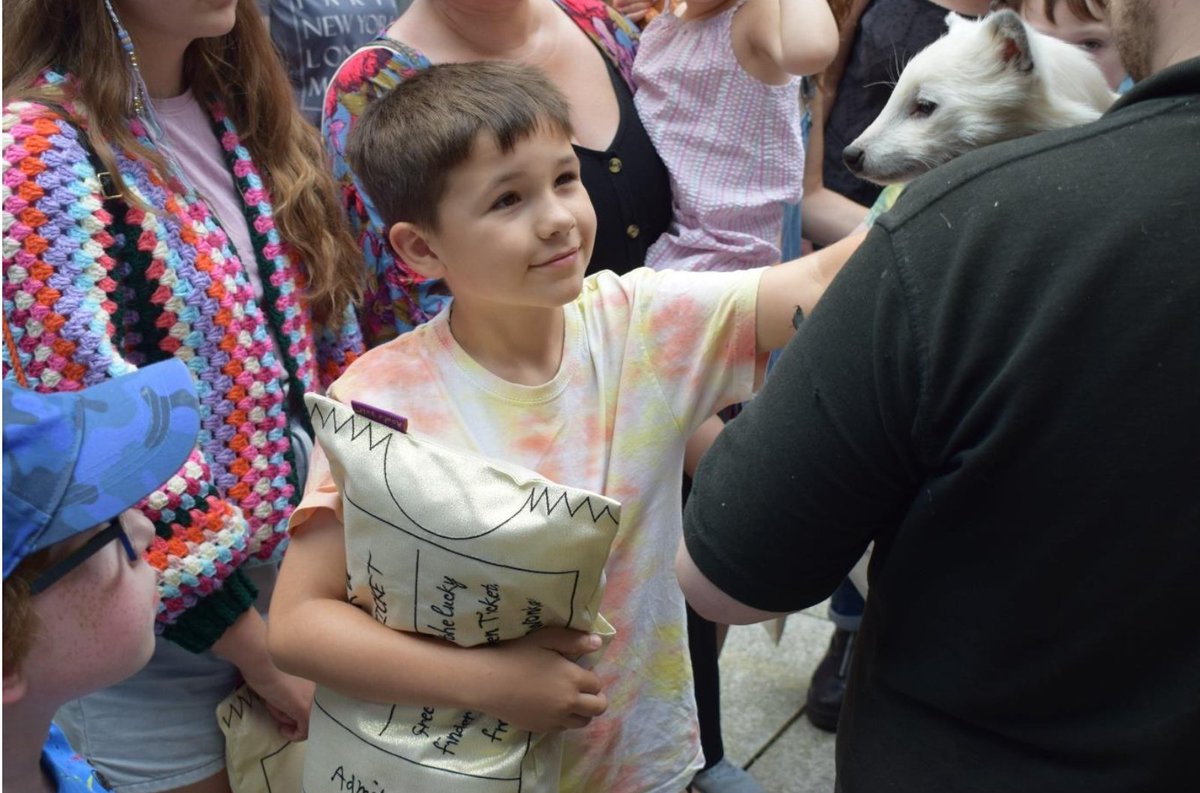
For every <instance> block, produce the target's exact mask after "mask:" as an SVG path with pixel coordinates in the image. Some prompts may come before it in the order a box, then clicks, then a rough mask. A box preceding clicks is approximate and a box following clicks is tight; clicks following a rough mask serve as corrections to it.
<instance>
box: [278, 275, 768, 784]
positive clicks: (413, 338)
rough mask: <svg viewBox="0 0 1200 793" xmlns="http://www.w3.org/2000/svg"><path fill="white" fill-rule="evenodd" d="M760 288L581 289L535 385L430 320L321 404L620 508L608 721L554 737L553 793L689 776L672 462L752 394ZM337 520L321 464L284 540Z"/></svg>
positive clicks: (603, 280)
mask: <svg viewBox="0 0 1200 793" xmlns="http://www.w3.org/2000/svg"><path fill="white" fill-rule="evenodd" d="M761 272H762V271H761V270H750V271H743V272H736V273H688V272H674V271H663V272H654V271H651V270H648V269H644V268H643V269H640V270H635V271H634V272H631V273H628V274H627V275H624V276H621V277H618V276H616V275H613V274H612V273H608V272H603V273H599V274H597V275H594V276H591V277H589V278H588V279H587V280H586V281H585V282H584V287H583V291H582V294H581V295H580V297H579V298H578V299H577V300H575V301H574V302H573V303H571V304H569V305H568V306H566V308H565V316H566V323H565V332H564V340H563V359H562V363H561V365H560V367H559V371H558V373H557V374H556V375H555V376H554V378H553V379H552V380H550V381H549V382H547V383H544V384H542V385H539V386H523V385H517V384H514V383H510V382H508V381H505V380H503V379H501V378H499V377H497V376H496V375H494V374H492V373H491V372H489V371H488V370H486V369H485V368H483V367H482V366H481V365H479V364H478V363H476V362H475V361H474V360H473V359H472V358H471V357H470V356H469V355H467V353H466V352H465V351H463V349H462V348H461V347H459V345H458V344H457V342H455V340H454V337H453V336H452V334H451V332H450V326H449V321H448V320H449V312H443V313H441V314H439V315H438V316H437V317H436V318H434V319H433V320H432V321H430V322H429V323H427V324H426V325H423V326H421V327H419V328H417V329H416V330H414V331H412V332H411V333H407V334H405V335H403V336H401V337H399V338H397V339H395V340H394V341H391V342H389V343H387V344H385V345H382V346H380V347H377V348H375V349H374V350H372V351H370V352H368V353H367V354H366V355H364V356H363V357H362V358H360V359H359V360H358V361H356V362H355V363H354V364H353V365H352V366H351V367H350V368H349V370H347V372H346V373H345V374H344V375H343V376H342V378H341V379H339V380H338V381H337V382H335V383H334V385H333V386H332V388H331V389H330V391H329V393H330V396H332V397H333V398H335V399H337V400H340V401H341V402H343V403H346V404H349V402H350V401H351V400H355V401H358V402H364V403H367V404H370V405H374V406H376V407H380V408H384V409H386V410H390V411H392V412H393V413H398V414H400V415H402V416H406V417H407V418H408V419H409V429H410V431H411V432H414V433H420V434H422V435H425V436H427V437H430V438H433V439H436V440H437V441H438V442H440V443H443V444H446V445H450V446H454V447H457V448H460V449H464V450H468V451H473V452H478V453H481V454H485V455H488V456H491V457H496V458H499V459H503V460H508V461H510V462H513V463H516V464H519V465H523V466H525V467H527V468H532V469H533V470H535V471H537V472H539V473H541V474H542V475H544V476H546V477H548V478H549V479H551V480H553V481H557V482H561V483H563V484H568V485H572V486H575V487H580V488H584V489H587V490H591V491H594V492H598V493H602V494H604V495H606V496H609V497H610V498H614V499H616V500H617V501H619V502H621V528H620V531H619V532H618V534H617V537H616V540H615V541H614V543H613V546H612V554H611V556H610V558H609V561H608V564H607V565H606V567H605V572H606V575H607V588H606V590H605V594H604V599H603V601H602V602H601V606H600V611H601V613H602V614H604V616H605V617H607V618H608V620H609V621H610V622H611V623H612V624H613V626H614V627H615V628H616V630H617V635H616V637H615V638H614V640H613V643H612V645H611V646H610V647H609V649H608V651H607V653H606V654H605V656H604V659H603V660H602V661H601V662H600V664H599V665H598V666H597V667H596V673H597V674H598V675H599V676H600V679H601V682H602V684H603V686H604V691H605V693H606V694H607V696H608V702H609V706H608V711H607V712H606V713H605V714H604V715H603V716H601V717H599V718H597V719H594V720H593V721H592V723H591V725H590V726H588V727H587V728H585V729H582V730H570V731H568V732H567V735H566V747H567V748H566V754H565V757H564V760H563V780H562V789H563V790H564V791H595V793H632V791H639V792H641V791H669V793H678V792H679V791H681V790H683V789H684V788H685V787H686V786H687V784H688V783H689V781H690V780H691V777H692V775H693V774H694V773H695V771H696V770H698V769H699V768H700V766H701V765H702V754H701V750H700V741H699V731H698V728H697V724H696V705H695V697H694V694H693V690H692V674H691V665H690V661H689V656H688V645H687V629H686V621H685V612H684V602H683V596H682V594H681V593H680V591H679V585H678V583H677V582H676V580H675V573H674V557H675V549H676V546H677V545H678V542H679V538H680V534H681V531H682V527H681V523H682V518H681V511H680V487H681V484H682V467H683V450H684V444H685V442H686V441H687V438H688V436H689V435H690V434H691V433H692V431H693V430H695V429H696V428H697V427H698V426H699V425H700V423H701V422H702V421H704V419H705V418H707V417H708V416H711V415H713V414H714V413H715V412H716V411H717V409H719V408H721V407H723V406H725V405H729V404H733V403H735V402H743V401H745V400H747V399H749V398H750V396H751V394H752V391H753V381H754V374H755V367H756V365H757V363H758V359H757V356H756V354H755V306H756V302H757V293H758V281H759V277H760V275H761ZM337 504H338V496H337V492H336V488H335V487H334V485H333V481H332V478H331V477H330V475H329V471H328V465H327V463H326V461H325V460H324V457H323V455H322V454H320V453H319V452H318V453H317V454H316V455H315V457H314V460H313V472H312V474H311V475H310V477H309V481H308V492H307V493H306V494H305V497H304V500H303V502H302V503H301V505H300V507H299V509H298V510H297V515H298V517H297V519H295V520H293V526H292V528H293V530H295V529H296V528H297V526H299V525H301V522H302V521H303V520H304V519H305V516H307V515H310V514H311V513H310V510H311V509H319V508H329V509H335V510H336V509H337Z"/></svg>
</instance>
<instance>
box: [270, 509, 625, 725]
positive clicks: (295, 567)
mask: <svg viewBox="0 0 1200 793" xmlns="http://www.w3.org/2000/svg"><path fill="white" fill-rule="evenodd" d="M343 535H344V529H343V527H342V524H341V523H340V521H339V520H338V519H337V518H336V517H335V516H334V514H333V513H332V512H331V511H329V510H319V511H318V512H317V514H316V515H314V516H313V517H312V518H311V519H310V520H309V521H308V522H306V523H304V524H303V525H302V526H300V527H299V528H298V529H297V530H296V532H295V534H294V536H293V537H292V541H291V545H290V547H289V548H288V550H287V553H286V554H285V555H284V560H283V566H282V568H281V569H280V573H279V581H278V583H277V584H276V587H275V593H274V595H273V596H272V598H271V618H270V620H268V634H267V643H268V648H269V650H270V652H271V656H272V658H273V659H274V660H275V663H276V664H278V665H279V667H280V668H281V669H285V670H287V671H288V672H290V673H291V674H294V675H299V676H301V677H304V678H308V679H309V680H314V681H316V682H318V683H320V684H322V685H326V686H329V687H330V688H333V689H336V690H337V691H340V692H342V693H344V694H346V695H348V696H352V697H357V698H359V699H364V700H370V701H373V702H384V703H401V704H407V705H431V706H434V707H437V706H442V707H454V708H464V709H471V710H482V711H484V712H485V713H487V714H489V715H492V716H496V717H497V718H501V719H503V720H504V721H506V722H508V723H510V724H512V725H514V726H515V727H517V728H519V729H525V730H530V731H531V732H549V731H551V730H560V729H569V728H576V727H584V726H586V725H587V724H588V722H590V721H591V719H592V718H593V717H595V716H599V715H600V714H601V713H603V712H604V710H605V708H606V707H607V700H606V699H605V697H604V694H603V693H601V691H600V680H599V678H597V677H596V675H595V674H593V673H592V672H590V671H588V670H586V669H583V668H582V667H580V666H579V665H578V664H576V663H574V662H573V661H571V660H568V658H576V657H578V656H580V655H584V654H586V653H589V652H592V651H594V650H597V649H599V647H600V638H599V637H598V636H594V635H590V634H586V633H580V632H578V631H570V630H566V629H562V628H545V629H542V630H540V631H537V632H536V633H534V634H532V635H530V636H526V637H524V638H522V639H517V640H515V641H511V642H503V643H501V644H497V645H488V646H482V647H471V648H466V647H459V646H457V645H454V644H450V643H448V642H446V641H443V640H441V639H436V638H432V637H427V636H419V635H416V634H411V633H404V632H401V631H395V630H392V629H390V628H387V627H385V626H383V625H380V624H379V623H378V622H376V621H375V619H374V618H372V617H371V616H370V615H369V614H367V613H366V612H364V611H362V610H360V609H358V608H357V607H355V606H352V605H351V604H350V603H348V602H347V601H346V553H345V539H344V536H343Z"/></svg>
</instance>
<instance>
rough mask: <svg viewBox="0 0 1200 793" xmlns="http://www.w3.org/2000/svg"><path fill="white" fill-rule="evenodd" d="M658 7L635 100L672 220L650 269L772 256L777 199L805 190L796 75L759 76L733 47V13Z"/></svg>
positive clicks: (734, 264) (642, 53) (732, 266)
mask: <svg viewBox="0 0 1200 793" xmlns="http://www.w3.org/2000/svg"><path fill="white" fill-rule="evenodd" d="M744 2H745V0H742V2H739V3H735V4H734V5H733V6H731V7H730V8H729V9H727V10H726V11H724V12H722V13H720V14H718V15H716V16H714V17H711V18H709V19H704V20H700V21H693V22H685V21H683V20H681V19H679V18H678V17H676V16H675V15H674V14H662V15H661V16H659V17H658V18H657V19H655V20H654V21H653V22H652V23H650V25H649V26H648V27H647V28H646V30H645V32H643V33H642V44H641V47H640V48H639V50H638V54H637V58H636V59H635V60H634V63H633V80H634V85H635V87H636V93H635V94H634V102H635V103H636V105H637V110H638V114H639V115H640V116H641V119H642V123H643V124H644V125H645V127H646V131H647V132H649V134H650V139H651V140H652V141H653V142H654V147H655V148H656V149H657V150H658V154H659V156H660V157H662V159H663V162H665V163H666V165H667V168H668V170H669V171H670V173H671V189H672V192H673V195H674V219H673V222H672V225H671V228H670V230H668V231H667V233H665V234H663V235H662V236H661V237H659V238H658V241H657V242H655V244H654V245H653V246H652V247H651V248H650V251H649V252H648V253H647V255H646V264H647V265H648V266H650V267H653V268H655V269H679V270H740V269H745V268H749V267H761V266H765V265H769V264H774V263H777V262H778V261H779V237H780V234H781V232H782V228H783V207H782V205H783V204H784V203H792V202H798V201H799V200H800V197H801V195H802V193H803V184H802V183H803V179H804V141H803V138H802V133H801V129H800V115H801V106H800V78H799V77H795V78H793V79H791V80H789V81H788V82H787V83H785V84H783V85H767V84H765V83H763V82H760V81H759V80H757V79H755V78H754V77H751V76H750V75H748V74H746V72H745V71H743V70H742V67H741V65H739V64H738V62H737V58H736V57H735V56H734V53H733V45H732V41H731V38H730V30H731V26H732V21H733V15H734V14H735V13H737V11H738V9H739V8H741V6H742V5H743V3H744Z"/></svg>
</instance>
